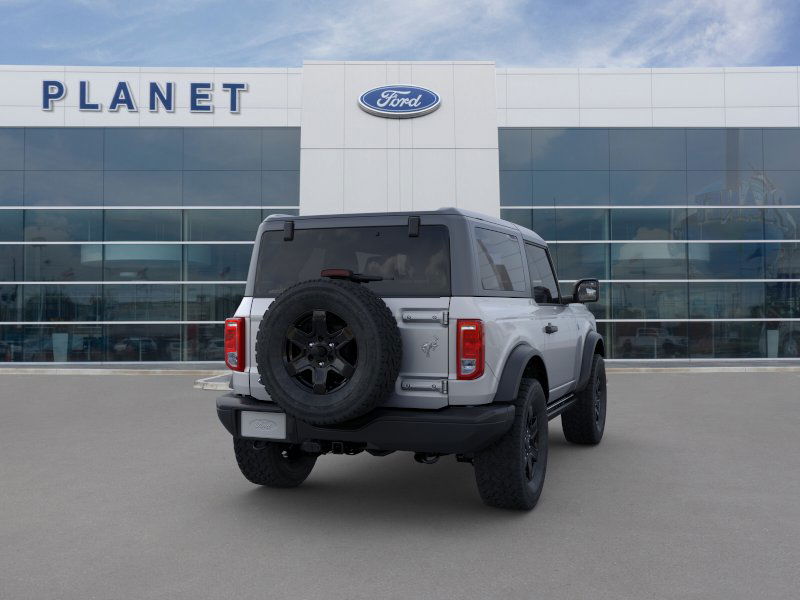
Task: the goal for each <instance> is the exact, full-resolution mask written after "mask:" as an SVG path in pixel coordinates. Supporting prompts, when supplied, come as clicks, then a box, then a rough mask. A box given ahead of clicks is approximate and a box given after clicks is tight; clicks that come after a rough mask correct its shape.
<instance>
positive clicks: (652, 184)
mask: <svg viewBox="0 0 800 600" xmlns="http://www.w3.org/2000/svg"><path fill="white" fill-rule="evenodd" d="M611 203H612V204H615V205H650V204H686V173H685V172H684V171H611Z"/></svg>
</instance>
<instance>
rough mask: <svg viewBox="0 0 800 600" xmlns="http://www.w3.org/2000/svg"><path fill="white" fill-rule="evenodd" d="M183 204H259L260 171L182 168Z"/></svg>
mask: <svg viewBox="0 0 800 600" xmlns="http://www.w3.org/2000/svg"><path fill="white" fill-rule="evenodd" d="M275 172H279V171H275ZM183 204H184V206H203V205H205V206H227V205H230V206H259V205H260V204H261V171H184V172H183Z"/></svg>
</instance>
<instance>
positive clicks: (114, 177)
mask: <svg viewBox="0 0 800 600" xmlns="http://www.w3.org/2000/svg"><path fill="white" fill-rule="evenodd" d="M104 175H105V183H104V197H105V199H104V204H105V205H106V206H180V205H181V199H182V196H183V192H182V189H183V183H182V174H181V172H180V171H106V172H105V174H104Z"/></svg>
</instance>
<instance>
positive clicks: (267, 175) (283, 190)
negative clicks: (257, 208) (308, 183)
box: [261, 171, 300, 206]
mask: <svg viewBox="0 0 800 600" xmlns="http://www.w3.org/2000/svg"><path fill="white" fill-rule="evenodd" d="M299 197H300V171H263V172H262V173H261V204H262V206H295V205H297V203H298V200H297V199H298V198H299Z"/></svg>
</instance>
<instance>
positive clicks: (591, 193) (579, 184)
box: [533, 171, 610, 206]
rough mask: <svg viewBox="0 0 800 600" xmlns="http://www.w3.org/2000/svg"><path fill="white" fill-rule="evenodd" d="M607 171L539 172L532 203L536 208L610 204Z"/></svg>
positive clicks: (534, 174)
mask: <svg viewBox="0 0 800 600" xmlns="http://www.w3.org/2000/svg"><path fill="white" fill-rule="evenodd" d="M609 191H610V184H609V174H608V171H536V172H534V173H533V200H534V204H535V205H537V206H569V205H572V206H576V205H577V206H581V205H607V204H609Z"/></svg>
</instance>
